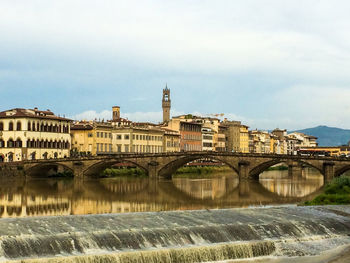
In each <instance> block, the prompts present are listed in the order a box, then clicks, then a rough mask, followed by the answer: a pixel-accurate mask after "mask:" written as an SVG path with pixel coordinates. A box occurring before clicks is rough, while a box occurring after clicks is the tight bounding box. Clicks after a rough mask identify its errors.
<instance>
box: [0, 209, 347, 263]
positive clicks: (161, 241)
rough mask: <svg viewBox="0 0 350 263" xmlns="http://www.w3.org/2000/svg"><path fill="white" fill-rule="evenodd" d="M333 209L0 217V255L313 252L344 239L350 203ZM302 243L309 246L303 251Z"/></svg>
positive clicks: (175, 257) (167, 257)
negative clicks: (335, 209)
mask: <svg viewBox="0 0 350 263" xmlns="http://www.w3.org/2000/svg"><path fill="white" fill-rule="evenodd" d="M339 209H342V211H341V212H337V213H334V212H333V211H329V210H327V209H326V208H310V207H270V208H251V209H228V210H201V211H182V212H160V213H133V214H114V215H113V214H109V215H88V216H65V217H37V218H20V219H1V220H0V258H1V259H2V261H6V260H8V261H16V260H19V261H21V262H31V261H32V260H34V259H35V260H34V261H35V262H37V261H38V260H41V261H42V262H63V261H64V262H123V263H124V262H126V263H128V262H140V263H146V262H183V263H186V262H206V261H219V260H226V259H235V258H252V257H259V256H267V255H287V256H293V255H299V254H303V253H304V254H307V253H309V254H313V253H316V251H315V249H314V248H313V246H312V244H316V243H317V242H318V243H319V244H318V246H319V247H322V245H323V246H324V247H322V249H325V248H326V247H327V244H328V245H332V244H333V246H337V245H339V244H348V243H350V238H349V235H350V217H349V215H350V208H349V207H340V208H339ZM325 240H332V242H326V243H325V242H324V241H325ZM298 244H303V245H302V246H301V247H300V246H299V247H298ZM308 246H309V250H310V251H305V248H306V247H308ZM303 249H304V250H303ZM38 258H39V259H38ZM34 261H33V262H34Z"/></svg>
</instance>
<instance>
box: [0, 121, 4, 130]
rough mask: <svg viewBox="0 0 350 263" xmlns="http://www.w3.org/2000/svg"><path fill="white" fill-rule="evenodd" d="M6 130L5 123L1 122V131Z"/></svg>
mask: <svg viewBox="0 0 350 263" xmlns="http://www.w3.org/2000/svg"><path fill="white" fill-rule="evenodd" d="M3 130H4V123H2V122H0V131H3Z"/></svg>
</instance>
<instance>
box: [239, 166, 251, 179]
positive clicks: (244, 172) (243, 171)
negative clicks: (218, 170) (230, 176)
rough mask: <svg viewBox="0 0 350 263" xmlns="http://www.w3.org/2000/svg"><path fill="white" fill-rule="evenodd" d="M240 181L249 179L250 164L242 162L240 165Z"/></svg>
mask: <svg viewBox="0 0 350 263" xmlns="http://www.w3.org/2000/svg"><path fill="white" fill-rule="evenodd" d="M238 176H239V181H241V180H242V179H243V180H244V179H249V162H244V161H240V162H239V163H238Z"/></svg>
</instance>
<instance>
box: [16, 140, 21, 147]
mask: <svg viewBox="0 0 350 263" xmlns="http://www.w3.org/2000/svg"><path fill="white" fill-rule="evenodd" d="M16 148H22V140H21V139H20V138H17V140H16Z"/></svg>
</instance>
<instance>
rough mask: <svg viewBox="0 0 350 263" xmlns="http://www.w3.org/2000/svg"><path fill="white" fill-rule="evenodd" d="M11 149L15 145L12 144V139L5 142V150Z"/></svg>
mask: <svg viewBox="0 0 350 263" xmlns="http://www.w3.org/2000/svg"><path fill="white" fill-rule="evenodd" d="M13 147H15V144H14V142H13V139H9V140H8V141H7V148H13Z"/></svg>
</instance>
